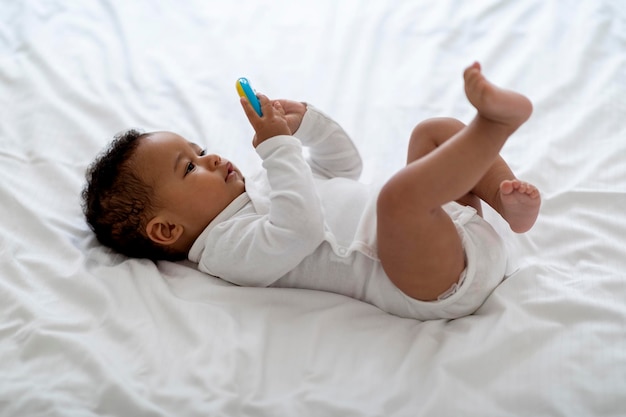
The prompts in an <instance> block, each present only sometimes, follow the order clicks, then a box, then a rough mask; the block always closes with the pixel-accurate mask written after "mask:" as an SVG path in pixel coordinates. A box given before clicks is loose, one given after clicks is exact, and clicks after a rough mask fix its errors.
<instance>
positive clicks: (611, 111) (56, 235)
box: [0, 0, 626, 417]
mask: <svg viewBox="0 0 626 417" xmlns="http://www.w3.org/2000/svg"><path fill="white" fill-rule="evenodd" d="M476 60H477V61H479V62H481V64H482V66H483V69H484V72H485V74H486V75H487V76H488V77H489V78H490V79H491V80H493V81H494V82H496V83H497V84H499V85H502V86H505V87H507V88H511V89H514V90H517V91H520V92H522V93H524V94H525V95H527V96H528V97H529V98H530V99H531V100H532V102H533V104H534V113H533V115H532V117H531V119H530V120H529V121H528V122H527V123H526V124H525V125H524V126H523V127H522V128H521V129H520V130H518V131H517V132H516V133H515V134H514V135H513V136H512V137H511V138H510V139H509V141H508V142H507V144H506V145H505V147H504V149H503V150H502V155H503V156H504V158H505V159H506V160H507V161H508V162H509V164H510V165H511V167H512V168H513V170H514V171H515V172H516V174H517V175H518V176H519V177H520V178H524V179H526V180H528V181H531V182H533V183H534V184H536V185H537V186H538V187H539V189H540V190H541V193H542V197H543V204H542V207H541V211H540V215H539V218H538V221H537V223H536V225H535V227H534V228H533V229H532V230H531V231H530V232H528V233H526V234H514V233H512V232H510V231H509V230H508V228H507V227H506V224H505V223H504V222H503V221H502V220H501V219H500V218H499V217H498V216H497V214H496V213H495V212H494V211H492V210H490V209H486V212H485V217H486V218H487V219H488V220H489V221H490V222H491V223H492V224H494V227H495V228H496V230H497V231H498V232H499V233H500V234H501V235H502V237H503V238H504V240H505V242H506V245H507V250H508V252H509V254H510V259H509V264H508V267H507V271H508V272H507V274H508V277H507V279H506V280H505V281H504V282H503V283H502V284H501V285H500V286H498V288H496V290H495V291H494V292H493V293H492V295H491V296H489V298H488V299H487V300H486V301H485V303H484V304H483V305H482V306H481V307H480V309H479V310H478V311H477V312H476V313H475V314H473V315H471V316H468V317H464V318H461V319H457V320H434V321H427V322H420V321H418V320H411V319H404V318H399V317H396V316H393V315H390V314H387V313H385V312H383V311H381V310H379V309H377V308H376V307H374V306H372V305H369V304H366V303H363V302H360V301H358V300H354V299H351V298H347V297H344V296H341V295H337V294H332V293H326V292H320V291H311V290H302V289H279V288H244V287H237V286H234V285H231V284H228V283H226V282H224V281H221V280H220V279H218V278H215V277H211V276H208V275H206V274H203V273H201V272H199V271H197V269H196V267H195V265H194V264H192V263H190V262H177V263H174V262H166V261H163V262H157V263H154V262H151V261H148V260H140V259H128V258H126V257H124V256H122V255H119V254H116V253H114V252H112V251H111V250H109V249H107V248H105V247H103V246H102V245H101V244H99V243H98V242H97V240H96V239H95V237H94V235H93V233H92V232H91V230H90V229H89V227H88V226H87V225H86V223H85V221H84V218H83V214H82V211H81V200H80V193H81V190H82V188H83V185H84V182H85V177H84V172H85V169H86V168H87V166H88V165H89V163H90V162H91V161H92V160H93V158H94V157H95V156H96V155H97V154H98V152H100V150H101V149H102V148H103V147H104V146H105V145H106V144H107V143H108V142H109V141H110V140H111V138H112V136H113V135H114V134H115V133H117V132H119V131H121V130H124V129H127V128H129V127H137V128H141V129H144V130H147V131H149V130H171V131H175V132H178V133H180V134H182V135H183V136H185V137H187V138H189V139H192V140H193V141H195V142H197V143H200V144H202V145H204V146H206V147H207V148H208V149H210V150H211V151H212V152H215V153H219V154H221V155H224V156H226V157H227V158H229V159H231V160H233V161H236V162H237V164H238V166H239V167H240V168H241V169H242V171H244V173H245V172H252V171H253V170H256V169H258V168H259V166H260V162H259V160H258V159H259V158H258V156H257V155H256V153H255V152H254V149H253V147H252V146H251V139H252V135H253V130H252V128H251V127H250V125H249V124H248V122H247V120H246V119H245V116H244V114H243V113H242V111H241V107H240V105H239V102H238V98H237V94H236V91H235V81H236V79H237V78H238V77H242V76H245V77H247V78H248V79H249V80H251V82H252V84H253V85H254V86H255V88H256V89H257V91H260V92H263V93H265V94H267V95H268V96H270V97H272V98H288V99H293V100H299V101H306V102H309V103H312V104H314V105H315V106H316V107H318V108H320V109H322V110H323V111H324V112H326V113H328V114H329V115H331V116H332V117H333V118H334V119H335V120H337V121H338V122H340V123H341V125H342V126H343V127H344V128H345V130H346V131H347V132H348V133H349V134H350V135H351V137H352V138H353V140H354V142H355V143H356V145H357V146H358V148H359V150H360V152H361V155H362V157H363V161H364V172H363V175H362V177H361V180H362V181H364V182H378V181H381V180H385V179H386V178H388V177H389V176H390V175H391V174H392V173H393V172H394V171H395V170H397V169H399V168H400V167H402V166H403V164H404V160H405V155H406V148H407V143H408V138H409V135H410V132H411V130H412V128H413V127H414V126H415V125H416V124H417V123H418V122H420V121H421V120H424V119H426V118H430V117H438V116H450V117H456V118H458V119H460V120H462V121H464V122H468V121H469V120H471V118H472V117H473V114H474V111H473V108H472V107H471V106H470V105H469V104H468V102H467V100H466V99H465V97H464V93H463V84H462V77H461V74H462V71H463V68H465V66H467V65H469V64H471V63H472V62H473V61H476ZM0 109H1V111H0V113H1V114H2V116H1V117H0V178H1V180H0V363H2V366H0V415H1V416H7V417H9V416H11V417H13V416H268V417H269V416H343V417H349V416H368V417H374V416H458V415H464V416H482V417H484V416H615V417H617V416H625V415H626V273H625V272H624V271H626V257H625V256H624V255H625V248H626V210H625V207H626V117H625V116H626V5H625V3H623V2H620V1H617V0H597V1H577V2H575V1H571V0H526V1H523V2H521V1H516V2H513V1H507V0H480V1H473V2H460V1H455V0H441V1H438V2H432V1H424V0H390V1H385V2H374V1H356V0H341V1H335V0H319V1H316V2H299V1H287V0H276V1H272V2H269V1H252V0H240V1H233V2H228V3H225V2H218V1H214V0H207V1H199V0H187V1H182V2H181V1H174V0H162V1H159V2H149V1H146V0H140V1H133V2H124V1H119V0H101V1H83V2H67V1H61V0H25V1H21V2H15V1H14V2H11V1H4V2H1V3H0Z"/></svg>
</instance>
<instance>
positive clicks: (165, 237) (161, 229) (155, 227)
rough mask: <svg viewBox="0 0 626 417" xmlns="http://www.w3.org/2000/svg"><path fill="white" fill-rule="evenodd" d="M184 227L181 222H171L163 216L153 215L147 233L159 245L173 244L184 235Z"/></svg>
mask: <svg viewBox="0 0 626 417" xmlns="http://www.w3.org/2000/svg"><path fill="white" fill-rule="evenodd" d="M183 231H184V228H183V226H182V225H180V224H176V223H172V222H169V221H168V220H167V219H165V218H164V217H161V216H156V217H153V218H152V219H151V220H150V221H149V222H148V224H147V225H146V234H147V235H148V237H149V238H150V240H152V241H153V242H155V243H158V244H159V245H164V246H169V245H173V244H174V243H176V242H177V241H178V239H179V238H180V237H181V236H182V235H183Z"/></svg>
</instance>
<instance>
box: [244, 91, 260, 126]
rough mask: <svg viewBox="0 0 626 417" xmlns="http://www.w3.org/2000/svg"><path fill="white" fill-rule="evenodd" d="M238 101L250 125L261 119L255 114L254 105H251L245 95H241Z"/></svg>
mask: <svg viewBox="0 0 626 417" xmlns="http://www.w3.org/2000/svg"><path fill="white" fill-rule="evenodd" d="M239 102H240V103H241V107H243V111H244V113H245V114H246V117H247V118H248V120H249V121H250V123H251V124H252V125H254V124H255V123H257V122H258V121H259V120H260V119H261V116H259V115H258V114H257V112H256V110H254V107H252V104H250V101H248V99H247V98H246V97H241V98H240V99H239Z"/></svg>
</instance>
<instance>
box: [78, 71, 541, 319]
mask: <svg viewBox="0 0 626 417" xmlns="http://www.w3.org/2000/svg"><path fill="white" fill-rule="evenodd" d="M464 80H465V93H466V96H467V98H468V100H469V101H470V103H471V104H472V105H473V106H474V107H475V108H476V110H477V114H476V116H475V118H474V119H473V120H472V122H471V123H470V124H469V125H467V126H465V125H464V124H463V123H461V122H460V121H458V120H455V119H450V118H437V119H429V120H426V121H424V122H422V123H420V124H418V125H417V126H416V127H415V129H414V130H413V132H412V134H411V137H410V141H409V148H408V156H407V165H406V166H405V167H404V168H402V169H401V170H399V171H398V172H397V173H396V174H395V175H394V176H392V177H391V178H390V179H389V180H388V181H387V182H386V183H385V184H384V185H382V187H372V186H369V185H366V184H363V183H360V182H358V181H357V180H358V177H359V175H360V172H361V159H360V156H359V153H358V151H357V150H356V148H355V147H354V145H353V143H352V141H351V140H350V138H349V137H348V136H347V135H346V133H345V132H344V130H343V129H342V128H341V127H340V126H339V125H338V124H337V123H335V122H334V121H333V120H331V119H330V118H328V117H327V116H326V115H324V114H323V113H321V112H320V111H318V110H317V109H315V108H314V107H313V106H311V105H306V104H304V103H299V102H294V101H287V100H274V101H272V100H269V99H268V98H267V97H266V96H264V95H258V98H259V101H260V103H261V108H262V113H263V116H262V117H261V116H258V115H257V113H256V112H255V111H254V109H253V108H252V106H251V105H250V103H249V102H248V101H247V100H246V99H245V98H242V99H241V104H242V106H243V109H244V111H245V114H246V116H247V118H248V120H249V121H250V123H251V125H252V127H253V128H254V130H255V132H256V134H255V136H254V139H253V146H254V147H255V149H256V152H257V153H258V155H259V156H260V158H261V159H262V161H263V168H264V170H263V171H262V172H260V173H258V174H257V175H256V176H253V177H247V178H245V179H244V176H243V175H242V173H241V172H240V171H239V169H238V168H237V167H236V166H235V165H234V164H233V163H232V162H230V161H228V160H227V159H225V158H223V157H221V156H218V155H214V154H207V153H206V152H205V151H204V150H203V149H202V148H201V147H200V146H198V145H197V144H195V143H191V142H189V141H187V140H185V139H184V138H183V137H181V136H179V135H177V134H175V133H171V132H151V133H140V132H137V131H135V130H131V131H128V132H126V133H125V134H122V135H118V136H117V137H116V139H115V140H114V141H113V143H112V144H111V146H110V147H109V148H108V149H107V150H106V151H105V153H103V154H102V155H100V156H99V158H98V159H97V160H96V161H95V162H94V163H93V164H92V165H91V167H90V168H89V170H88V172H87V186H86V187H85V190H84V191H83V199H84V211H85V215H86V217H87V221H88V223H89V224H90V226H91V227H92V229H93V230H94V232H95V233H96V236H97V238H98V239H99V241H100V242H102V243H103V244H105V245H107V246H110V247H111V248H113V249H115V250H116V251H119V252H121V253H123V254H125V255H128V256H131V257H141V258H150V259H153V260H158V259H167V260H174V261H175V260H181V259H185V258H188V259H190V260H191V261H194V262H196V263H197V264H198V268H199V269H200V270H202V271H204V272H206V273H208V274H211V275H214V276H217V277H220V278H222V279H224V280H227V281H229V282H232V283H234V284H237V285H245V286H261V287H268V286H271V287H293V288H307V289H314V290H322V291H330V292H334V293H339V294H343V295H347V296H350V297H353V298H357V299H359V300H363V301H366V302H368V303H371V304H373V305H376V306H378V307H379V308H381V309H383V310H384V311H387V312H389V313H392V314H395V315H398V316H401V317H409V318H416V319H420V320H428V319H437V318H446V319H453V318H458V317H462V316H465V315H469V314H472V313H473V312H474V311H476V309H477V308H478V307H480V305H481V304H482V303H483V302H484V300H485V299H486V298H487V297H488V296H489V294H490V293H491V292H492V291H493V289H494V288H495V287H496V286H497V285H498V284H499V283H500V282H501V281H502V279H503V278H504V272H505V267H506V254H505V251H504V247H503V243H502V241H501V239H500V237H499V236H498V234H497V233H496V232H495V231H494V229H493V228H492V227H491V226H490V225H489V224H488V223H487V222H486V221H485V220H484V219H483V218H482V217H481V200H482V201H484V202H486V203H487V204H489V205H490V206H491V207H493V208H494V209H495V210H496V211H497V212H498V213H499V214H500V215H501V216H502V217H503V218H504V220H506V221H507V222H508V224H509V225H510V227H511V229H512V230H513V231H515V232H518V233H523V232H526V231H528V230H529V229H530V228H531V227H532V226H533V224H534V223H535V220H536V218H537V215H538V212H539V207H540V201H541V199H540V195H539V192H538V190H537V189H536V187H534V186H533V185H531V184H528V183H526V182H523V181H520V180H519V179H517V178H516V177H515V175H514V174H513V173H512V172H511V170H510V168H509V167H508V165H507V164H506V162H505V161H504V160H503V159H502V158H501V157H500V156H499V151H500V149H501V148H502V146H503V145H504V143H505V141H506V140H507V138H508V137H509V136H510V135H511V134H512V133H513V132H515V130H517V129H518V128H519V127H520V125H522V124H523V123H524V122H525V121H526V120H527V119H528V117H529V116H530V114H531V112H532V105H531V103H530V101H529V100H528V99H527V98H526V97H524V96H523V95H520V94H518V93H516V92H512V91H509V90H504V89H501V88H499V87H497V86H495V85H493V84H492V83H490V82H489V81H488V80H486V78H485V77H484V76H483V74H482V72H481V68H480V65H479V64H478V63H474V64H473V65H471V66H470V67H468V68H467V69H466V70H465V72H464ZM302 146H307V147H308V148H309V157H308V158H307V159H305V157H304V156H303V153H302Z"/></svg>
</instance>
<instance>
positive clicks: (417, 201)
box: [377, 64, 532, 300]
mask: <svg viewBox="0 0 626 417" xmlns="http://www.w3.org/2000/svg"><path fill="white" fill-rule="evenodd" d="M464 78H465V90H466V95H467V97H468V99H469V101H470V102H471V103H472V104H473V105H474V107H476V109H477V111H478V114H477V115H476V117H475V118H474V120H473V121H472V122H471V123H470V124H469V125H468V126H466V127H463V128H462V129H461V130H460V131H458V132H457V133H456V134H454V135H453V137H452V138H450V140H448V141H446V142H445V143H443V144H442V145H441V146H439V147H437V148H436V149H435V150H433V151H432V152H430V153H428V154H427V155H425V156H423V157H421V158H419V159H417V160H414V161H412V162H410V163H409V164H408V165H407V166H406V167H405V168H403V169H402V170H400V171H399V172H398V173H397V174H396V175H394V176H393V177H392V178H391V179H390V180H389V181H388V182H387V184H385V186H384V187H383V189H382V190H381V193H380V196H379V198H378V206H377V215H378V227H377V230H378V245H379V256H380V259H381V262H382V265H383V268H384V270H385V272H386V273H387V275H388V276H389V278H390V279H391V281H392V282H393V283H394V284H395V285H396V286H397V287H398V288H399V289H400V290H402V291H403V292H404V293H406V294H407V295H409V296H411V297H413V298H416V299H419V300H435V299H436V298H437V297H438V296H439V295H440V294H442V293H443V292H445V291H446V290H448V289H449V288H450V287H451V286H452V284H453V283H455V282H457V281H458V279H459V276H460V274H461V272H462V271H463V269H464V268H465V255H464V252H463V247H462V245H461V241H460V238H459V235H458V233H457V231H456V228H455V226H454V224H453V223H452V221H451V219H450V218H449V217H448V215H447V214H446V213H445V212H444V211H443V209H442V208H441V206H442V205H443V204H445V203H447V202H449V201H453V200H457V199H460V198H463V197H464V196H466V195H467V194H468V193H470V192H471V190H472V189H474V187H475V186H476V184H477V183H478V182H479V181H480V180H481V178H482V177H483V176H484V175H485V174H486V172H487V171H488V170H489V169H490V168H491V167H492V165H493V164H494V163H495V161H496V160H497V159H498V154H499V151H500V149H501V148H502V146H503V145H504V143H505V141H506V139H507V138H508V137H509V136H510V135H511V134H512V133H513V132H514V131H515V130H516V129H517V128H518V127H519V126H520V125H521V124H522V123H523V122H525V121H526V120H527V119H528V117H529V116H530V113H531V111H532V106H531V104H530V102H529V101H528V99H527V98H526V97H524V96H522V95H520V94H517V93H514V92H512V91H507V90H503V89H500V88H498V87H496V86H495V85H493V84H491V83H489V82H488V81H487V80H486V79H485V78H484V77H483V75H482V74H481V72H480V67H479V66H478V64H474V65H472V66H471V67H469V68H468V69H467V70H466V71H465V73H464Z"/></svg>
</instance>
